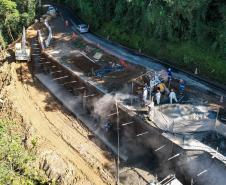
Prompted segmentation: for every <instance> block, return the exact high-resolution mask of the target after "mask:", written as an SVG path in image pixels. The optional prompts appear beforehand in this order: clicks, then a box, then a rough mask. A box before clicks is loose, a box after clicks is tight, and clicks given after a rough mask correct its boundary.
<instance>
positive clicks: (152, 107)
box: [148, 101, 155, 121]
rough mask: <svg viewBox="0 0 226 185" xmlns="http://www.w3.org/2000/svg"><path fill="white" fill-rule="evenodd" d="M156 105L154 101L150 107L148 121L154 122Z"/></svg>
mask: <svg viewBox="0 0 226 185" xmlns="http://www.w3.org/2000/svg"><path fill="white" fill-rule="evenodd" d="M154 109H155V105H154V101H152V102H151V103H150V104H149V105H148V119H149V120H150V121H153V120H154V113H155V110H154Z"/></svg>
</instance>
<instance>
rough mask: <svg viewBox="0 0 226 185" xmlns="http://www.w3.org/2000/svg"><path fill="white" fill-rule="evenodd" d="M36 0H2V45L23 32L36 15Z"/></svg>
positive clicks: (0, 26) (0, 43)
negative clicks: (23, 28)
mask: <svg viewBox="0 0 226 185" xmlns="http://www.w3.org/2000/svg"><path fill="white" fill-rule="evenodd" d="M35 6H36V0H0V17H1V18H0V46H2V47H3V48H4V47H5V46H6V45H7V44H8V43H10V42H12V41H14V39H15V38H17V36H18V35H19V34H21V33H22V27H23V26H25V27H26V26H28V25H29V24H30V23H31V22H32V21H33V19H34V17H35Z"/></svg>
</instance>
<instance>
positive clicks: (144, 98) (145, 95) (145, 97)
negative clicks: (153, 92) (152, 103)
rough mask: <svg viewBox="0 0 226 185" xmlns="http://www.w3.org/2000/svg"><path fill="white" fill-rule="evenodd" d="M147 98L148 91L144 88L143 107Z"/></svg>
mask: <svg viewBox="0 0 226 185" xmlns="http://www.w3.org/2000/svg"><path fill="white" fill-rule="evenodd" d="M147 97H148V89H147V87H144V89H143V105H145V103H146V101H147Z"/></svg>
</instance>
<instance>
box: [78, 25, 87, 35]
mask: <svg viewBox="0 0 226 185" xmlns="http://www.w3.org/2000/svg"><path fill="white" fill-rule="evenodd" d="M76 29H77V30H78V31H79V32H80V33H87V32H89V26H88V25H86V24H79V25H77V26H76Z"/></svg>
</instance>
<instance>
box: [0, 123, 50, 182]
mask: <svg viewBox="0 0 226 185" xmlns="http://www.w3.org/2000/svg"><path fill="white" fill-rule="evenodd" d="M16 129H17V128H16V125H15V124H14V123H12V122H10V121H3V120H0V184H13V185H14V184H15V185H33V184H48V183H47V180H46V178H45V177H44V176H43V175H42V174H41V173H40V171H39V170H38V169H36V168H35V167H34V165H33V164H34V162H35V157H34V155H33V154H32V153H31V151H28V150H26V149H25V148H24V146H23V144H22V139H21V137H20V135H19V134H18V133H17V132H16V131H15V130H16Z"/></svg>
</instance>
